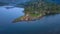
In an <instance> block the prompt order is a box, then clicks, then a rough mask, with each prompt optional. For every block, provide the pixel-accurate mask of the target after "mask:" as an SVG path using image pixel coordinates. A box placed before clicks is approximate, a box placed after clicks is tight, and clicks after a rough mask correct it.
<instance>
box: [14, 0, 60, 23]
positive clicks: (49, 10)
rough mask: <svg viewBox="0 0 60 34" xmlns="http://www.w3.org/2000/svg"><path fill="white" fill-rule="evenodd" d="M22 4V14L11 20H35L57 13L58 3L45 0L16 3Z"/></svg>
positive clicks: (58, 9) (59, 5)
mask: <svg viewBox="0 0 60 34" xmlns="http://www.w3.org/2000/svg"><path fill="white" fill-rule="evenodd" d="M17 5H18V6H24V11H23V12H24V13H25V15H24V16H21V17H19V18H16V19H15V20H14V21H13V22H20V21H35V20H37V19H41V18H42V17H43V16H46V15H52V14H59V13H60V4H56V3H52V2H47V0H31V1H29V2H26V3H25V4H17Z"/></svg>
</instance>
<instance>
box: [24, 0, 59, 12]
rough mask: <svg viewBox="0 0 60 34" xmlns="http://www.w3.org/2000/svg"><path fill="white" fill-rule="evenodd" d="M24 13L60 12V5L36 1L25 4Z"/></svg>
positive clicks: (41, 0) (40, 0)
mask: <svg viewBox="0 0 60 34" xmlns="http://www.w3.org/2000/svg"><path fill="white" fill-rule="evenodd" d="M24 8H25V11H24V12H53V13H57V12H58V13H59V12H60V5H58V4H56V3H51V2H47V0H45V1H44V0H34V1H30V2H27V4H25V7H24Z"/></svg>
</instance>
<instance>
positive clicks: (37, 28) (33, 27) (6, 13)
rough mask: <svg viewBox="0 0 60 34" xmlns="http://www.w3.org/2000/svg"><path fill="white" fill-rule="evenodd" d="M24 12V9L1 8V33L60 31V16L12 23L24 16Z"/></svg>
mask: <svg viewBox="0 0 60 34" xmlns="http://www.w3.org/2000/svg"><path fill="white" fill-rule="evenodd" d="M9 8H10V7H9ZM23 10H24V8H17V7H14V8H10V9H6V7H4V6H3V7H0V33H1V32H6V33H12V32H14V33H17V32H19V33H23V34H24V33H29V32H31V33H40V32H41V33H48V32H52V33H53V32H54V33H56V32H59V31H60V14H57V15H54V16H53V15H50V16H45V17H43V18H42V19H40V20H37V21H33V22H32V21H31V22H19V23H12V20H14V19H15V18H18V17H20V16H22V15H24V13H23V12H22V11H23Z"/></svg>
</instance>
